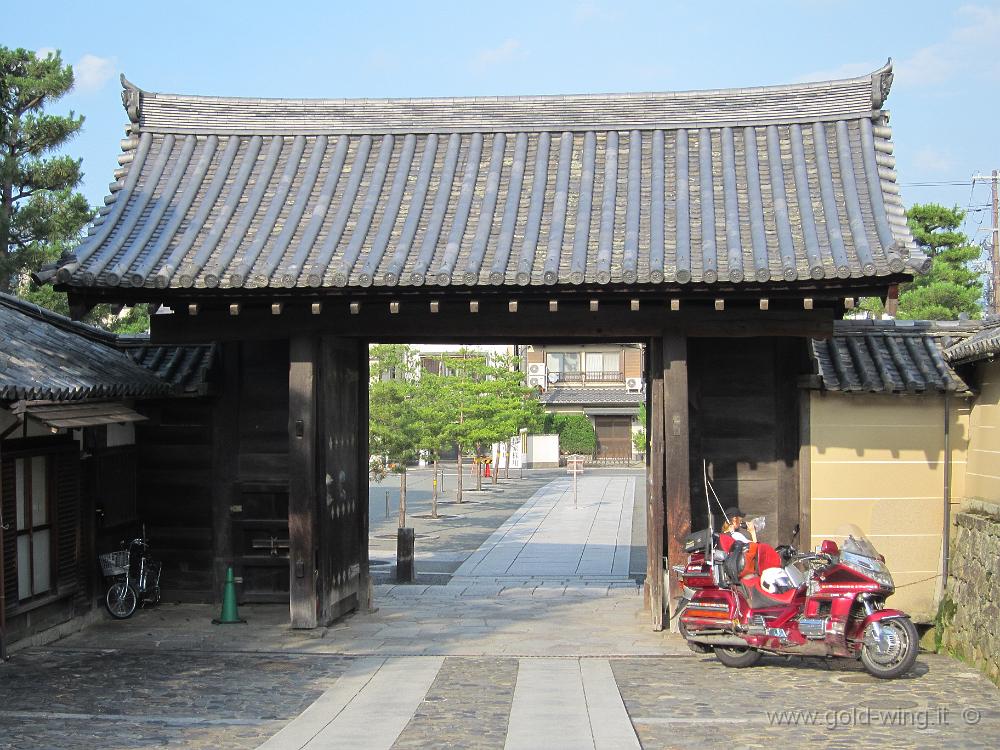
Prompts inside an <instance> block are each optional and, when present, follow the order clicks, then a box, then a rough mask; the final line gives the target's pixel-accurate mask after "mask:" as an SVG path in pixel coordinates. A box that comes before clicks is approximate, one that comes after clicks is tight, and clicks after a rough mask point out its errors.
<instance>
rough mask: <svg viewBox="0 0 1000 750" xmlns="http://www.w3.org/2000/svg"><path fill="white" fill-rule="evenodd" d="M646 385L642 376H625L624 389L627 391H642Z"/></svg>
mask: <svg viewBox="0 0 1000 750" xmlns="http://www.w3.org/2000/svg"><path fill="white" fill-rule="evenodd" d="M645 387H646V381H645V380H643V379H642V378H626V380H625V389H626V390H628V391H633V392H635V393H642V391H643V389H644V388H645Z"/></svg>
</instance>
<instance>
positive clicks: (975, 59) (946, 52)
mask: <svg viewBox="0 0 1000 750" xmlns="http://www.w3.org/2000/svg"><path fill="white" fill-rule="evenodd" d="M958 16H959V18H960V21H959V25H957V26H955V27H953V28H952V29H951V31H949V32H947V33H946V34H945V36H944V38H943V39H942V40H941V41H940V42H935V43H934V44H929V45H927V46H926V47H921V48H920V49H918V50H917V51H916V52H914V53H913V54H912V55H909V56H908V57H905V58H903V59H901V60H899V61H898V62H897V63H896V65H895V66H894V72H895V76H896V82H897V83H898V84H899V85H901V86H934V85H937V84H941V83H946V82H948V81H949V80H951V79H953V78H954V77H955V76H958V75H961V74H965V73H969V74H971V75H976V74H984V75H985V76H986V77H987V78H993V79H997V78H1000V61H998V59H997V56H996V50H995V45H996V40H997V39H1000V8H990V7H986V6H982V5H964V6H962V7H961V8H959V10H958Z"/></svg>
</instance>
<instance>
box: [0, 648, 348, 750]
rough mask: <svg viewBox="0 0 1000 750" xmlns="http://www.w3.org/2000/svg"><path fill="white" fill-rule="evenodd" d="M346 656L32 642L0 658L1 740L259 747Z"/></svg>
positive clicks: (63, 749) (70, 746)
mask: <svg viewBox="0 0 1000 750" xmlns="http://www.w3.org/2000/svg"><path fill="white" fill-rule="evenodd" d="M347 663H348V661H347V660H346V659H343V658H340V657H308V656H304V655H301V654H266V655H264V654H246V653H240V654H220V653H215V654H212V653H188V652H177V651H169V650H165V651H123V650H118V649H106V650H86V651H73V650H66V649H57V648H34V649H29V650H27V651H23V652H20V653H18V654H17V655H16V656H15V658H14V659H13V660H12V661H11V662H9V663H7V664H5V665H3V666H0V748H3V749H4V750H7V749H8V748H10V749H11V750H13V749H15V748H16V749H17V750H26V749H27V748H45V749H46V750H48V749H50V748H51V749H52V750H76V749H77V748H80V749H81V750H82V749H83V748H145V747H164V746H172V747H204V748H220V749H223V750H230V749H232V750H236V749H237V748H254V747H257V745H259V744H260V743H261V742H262V741H263V740H264V739H266V738H267V737H269V736H270V735H272V734H273V733H274V732H276V731H277V730H278V729H280V728H281V727H282V726H283V725H284V724H286V723H287V722H288V721H289V720H290V719H292V718H294V717H295V716H297V715H298V714H299V713H301V712H302V711H303V710H304V709H305V708H306V707H307V706H309V704H310V703H312V702H313V701H314V700H316V698H318V697H319V696H320V695H321V694H322V693H323V691H325V690H327V689H328V688H329V687H330V686H332V685H333V684H334V683H335V682H336V680H337V678H338V677H339V675H340V674H341V673H342V672H343V671H344V669H345V668H346V666H347Z"/></svg>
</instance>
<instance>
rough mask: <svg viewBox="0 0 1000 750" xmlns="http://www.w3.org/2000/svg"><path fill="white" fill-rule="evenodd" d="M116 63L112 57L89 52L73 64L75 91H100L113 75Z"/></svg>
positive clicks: (86, 92) (83, 92) (82, 92)
mask: <svg viewBox="0 0 1000 750" xmlns="http://www.w3.org/2000/svg"><path fill="white" fill-rule="evenodd" d="M117 67H118V63H117V61H116V60H115V59H114V58H110V57H98V56H97V55H91V54H90V53H89V52H88V53H87V54H85V55H84V56H83V57H81V58H80V59H79V60H77V61H76V62H75V63H74V64H73V79H74V81H75V87H74V88H75V89H76V92H77V93H81V94H89V93H93V92H95V91H100V90H101V89H102V88H103V87H104V84H106V83H107V82H108V81H109V80H111V78H113V77H114V75H115V72H116V70H117Z"/></svg>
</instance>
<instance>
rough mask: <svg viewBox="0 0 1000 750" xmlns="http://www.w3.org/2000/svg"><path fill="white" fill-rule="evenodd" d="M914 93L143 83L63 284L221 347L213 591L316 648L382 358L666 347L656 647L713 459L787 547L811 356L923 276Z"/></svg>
mask: <svg viewBox="0 0 1000 750" xmlns="http://www.w3.org/2000/svg"><path fill="white" fill-rule="evenodd" d="M890 81H891V68H889V67H888V66H887V67H886V68H883V69H881V70H879V71H876V72H875V73H873V74H872V75H870V76H862V77H859V78H854V79H848V80H845V81H831V82H826V83H823V84H801V85H798V86H785V87H774V88H771V89H749V90H732V91H729V92H722V93H720V92H686V93H682V94H642V95H621V96H615V95H608V96H599V97H598V96H554V97H520V98H511V99H501V100H497V99H434V100H385V101H375V100H364V101H348V100H329V101H320V100H317V101H312V102H304V101H301V100H288V101H286V100H260V99H247V100H239V99H213V98H207V97H196V96H177V95H166V94H158V93H151V92H146V91H142V90H140V89H138V88H137V87H135V86H133V85H132V84H130V83H128V82H127V81H124V79H123V85H124V92H123V101H124V103H125V107H126V111H127V113H128V115H129V119H130V125H129V128H128V138H126V140H125V141H123V144H122V145H123V150H124V153H123V155H122V157H121V158H120V162H121V164H122V168H121V169H120V170H119V171H118V172H116V182H115V183H113V184H112V194H111V195H110V196H109V197H108V199H107V204H108V205H107V207H106V208H105V209H104V210H103V211H102V213H101V216H100V217H99V218H98V220H97V222H96V223H95V226H94V227H93V229H92V230H91V235H90V236H89V237H88V239H87V240H85V241H84V242H83V243H82V244H81V246H80V247H78V248H77V249H76V251H75V252H74V253H73V254H71V255H67V256H65V257H63V258H61V259H60V261H59V262H58V263H57V264H54V265H53V266H52V267H51V268H48V269H43V271H42V272H41V273H40V274H39V278H40V280H42V281H54V282H55V283H56V284H57V286H58V287H59V288H63V289H66V290H67V291H69V293H70V301H71V305H72V308H73V310H74V311H76V312H77V313H79V312H82V311H84V310H86V309H87V308H88V307H89V306H92V305H94V304H97V303H99V302H102V301H114V302H117V303H120V304H137V303H147V302H148V303H157V304H161V305H163V306H164V307H163V309H162V312H164V313H167V312H168V311H169V314H158V315H155V316H153V321H152V337H153V339H154V341H157V342H170V343H174V344H181V343H185V342H205V341H213V342H219V344H220V346H221V347H222V351H223V356H222V360H223V365H224V367H223V378H224V383H223V386H222V388H221V395H220V396H219V398H218V399H217V400H216V402H215V405H214V407H213V409H214V414H213V420H214V425H215V426H214V433H213V435H214V437H213V448H212V453H213V456H212V461H213V465H214V471H213V480H212V483H213V487H212V490H213V492H212V495H213V528H212V545H213V554H214V559H215V577H216V581H217V582H218V580H219V579H220V576H221V572H222V570H223V569H224V566H225V565H226V564H228V563H229V562H231V561H232V560H233V559H239V560H240V561H241V565H242V573H243V576H244V585H245V587H246V585H247V580H248V579H252V580H253V581H255V583H254V586H256V589H254V590H253V591H252V592H251V591H245V593H247V594H248V595H250V594H251V593H252V594H253V595H254V596H257V597H259V598H268V597H272V598H274V597H278V598H280V597H283V596H284V591H283V590H282V587H281V586H280V585H279V583H278V582H279V579H281V577H282V575H283V574H286V575H287V581H288V596H289V601H290V607H291V619H292V625H293V626H295V627H305V628H308V627H315V626H316V625H319V624H324V623H328V622H330V621H331V620H332V619H334V618H335V617H337V616H339V615H340V614H342V613H343V612H345V611H347V610H349V609H351V608H354V607H359V606H360V607H364V606H366V605H367V603H368V602H367V591H368V580H367V573H368V570H367V568H368V561H367V531H368V518H367V491H366V488H367V483H366V476H367V462H368V455H367V440H366V436H367V429H366V425H367V414H366V408H367V382H368V378H367V366H368V365H367V348H368V344H369V343H370V342H444V341H464V342H475V343H495V342H503V343H541V342H548V343H555V342H559V341H572V342H576V343H586V342H602V341H615V342H619V341H641V342H645V344H646V352H647V357H648V362H647V367H646V373H647V380H648V387H647V391H646V392H647V399H648V407H649V408H648V413H649V420H650V423H649V443H650V449H649V451H648V452H647V461H648V471H647V482H648V484H647V514H648V535H649V536H648V547H649V560H650V563H649V570H648V575H647V594H648V601H649V602H650V603H651V604H652V606H651V613H652V615H651V616H652V622H653V625H654V627H656V628H660V627H662V625H663V620H664V610H663V608H662V607H661V606H659V603H660V602H662V601H664V600H665V599H666V597H665V596H664V592H663V591H662V588H663V580H664V579H663V568H662V567H661V564H662V561H663V559H664V557H665V558H666V559H667V561H668V562H669V563H679V562H681V561H682V553H681V547H682V543H683V539H684V537H685V535H686V534H687V533H688V531H689V530H690V528H691V526H692V521H693V520H694V522H696V523H703V522H704V520H705V516H704V512H705V511H704V507H705V504H704V498H703V497H702V496H701V492H702V491H701V489H700V487H701V484H702V482H701V476H700V472H701V460H702V458H705V459H707V460H708V461H709V463H710V466H711V470H712V472H713V476H714V478H715V481H716V484H717V486H718V487H719V489H720V491H721V494H722V495H723V496H724V498H726V500H729V501H732V502H733V503H734V504H735V503H739V504H741V505H743V506H745V509H746V510H748V511H750V512H755V513H758V512H759V513H766V514H767V515H768V519H769V523H770V526H769V530H768V534H773V535H774V538H775V539H778V538H781V539H788V538H789V537H790V535H791V533H792V531H793V529H794V528H795V526H796V524H797V523H798V522H799V516H800V509H799V498H800V493H799V491H798V471H799V466H798V452H799V448H800V446H801V438H800V427H799V418H798V408H797V404H798V395H797V389H796V382H797V378H798V376H799V375H802V374H806V373H807V369H806V368H807V365H806V358H805V347H806V342H807V340H808V339H809V338H810V337H827V336H829V335H830V334H831V333H832V326H833V320H834V319H835V318H837V317H840V316H841V315H842V314H843V313H844V310H845V309H846V308H849V307H852V306H853V305H854V301H855V299H856V298H857V297H859V296H862V295H877V296H882V297H891V294H890V290H891V289H892V288H893V287H894V285H896V284H898V283H899V282H902V281H905V280H907V279H909V278H911V277H912V275H913V273H915V272H918V271H920V270H921V269H923V268H924V267H925V266H926V264H927V259H926V258H925V257H924V256H923V255H922V254H921V253H920V252H919V251H918V250H917V249H916V247H915V245H914V243H913V239H912V237H911V236H910V234H909V231H908V230H907V228H906V224H905V218H904V212H903V208H902V202H901V200H900V198H899V191H898V188H897V187H896V182H895V172H894V170H893V169H892V165H893V161H892V156H891V152H892V144H891V141H890V132H889V128H888V125H887V116H886V114H885V113H884V112H883V111H882V110H881V105H882V102H883V100H884V99H885V97H886V96H887V94H888V89H889V83H890ZM279 391H280V392H279ZM286 492H287V498H284V497H283V495H284V493H286ZM285 500H287V511H285V510H284V509H285V507H286V506H285ZM251 509H252V512H253V513H258V514H259V513H270V516H268V517H258V518H256V519H253V518H249V517H248V515H247V514H248V513H250V512H251ZM283 512H287V518H288V537H287V562H286V561H285V559H284V558H285V554H286V553H285V547H284V546H283V545H284V539H283V538H282V537H281V536H280V531H281V529H280V528H277V527H280V525H281V520H282V519H281V514H282V513H283ZM255 523H257V526H255ZM269 523H270V525H269ZM255 533H259V534H261V535H266V537H255V536H254V534H255ZM262 538H266V539H267V540H268V543H266V544H264V546H263V550H264V554H257V552H259V551H260V550H261V548H260V547H259V546H258V547H254V542H253V540H254V539H257V540H258V542H260V539H262ZM248 540H250V541H249V542H248ZM248 543H249V545H250V546H249V547H248V546H247V545H248ZM276 550H277V552H279V554H271V555H270V556H271V557H274V558H278V561H277V562H275V561H273V560H272V561H271V562H270V563H268V560H267V559H266V558H267V557H268V554H270V553H272V552H274V551H276ZM286 565H287V570H284V573H283V568H284V567H285V566H286ZM268 581H270V583H268ZM251 588H253V587H251Z"/></svg>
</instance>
